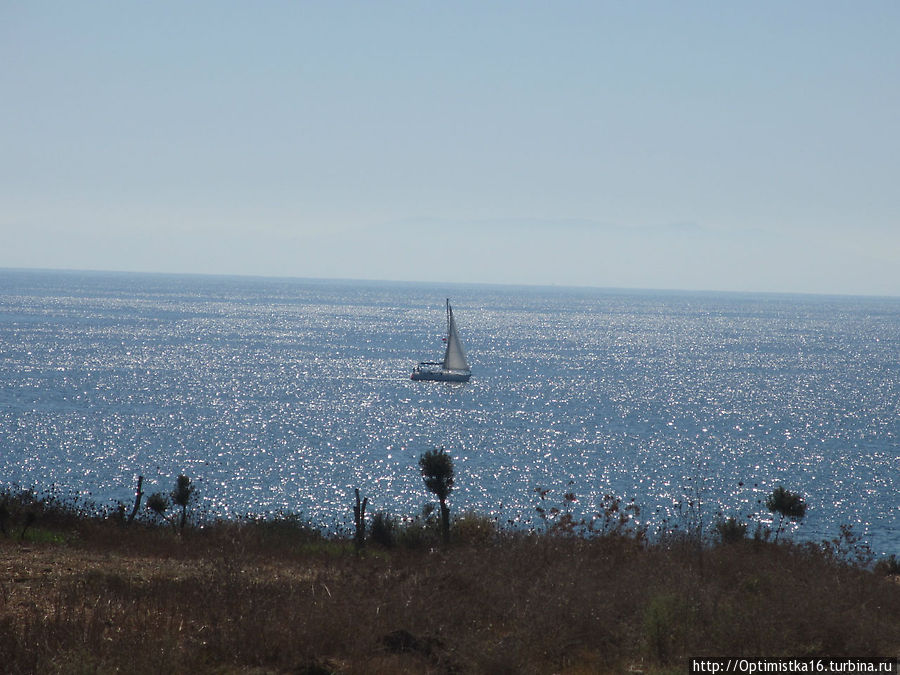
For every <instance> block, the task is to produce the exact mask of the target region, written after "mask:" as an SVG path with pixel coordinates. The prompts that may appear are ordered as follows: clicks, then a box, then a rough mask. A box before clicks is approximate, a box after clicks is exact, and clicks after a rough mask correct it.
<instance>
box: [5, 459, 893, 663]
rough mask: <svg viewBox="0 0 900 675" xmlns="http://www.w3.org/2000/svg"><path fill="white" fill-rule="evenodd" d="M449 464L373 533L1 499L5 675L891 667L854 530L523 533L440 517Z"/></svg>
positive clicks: (777, 499) (784, 494) (776, 502)
mask: <svg viewBox="0 0 900 675" xmlns="http://www.w3.org/2000/svg"><path fill="white" fill-rule="evenodd" d="M442 455H443V449H442V450H441V451H440V453H437V452H434V453H426V455H423V460H422V462H421V466H422V472H423V479H424V480H425V482H426V486H427V487H428V489H429V491H431V492H433V493H434V494H435V495H436V496H437V497H438V499H439V500H440V502H441V508H440V509H439V510H438V511H437V512H435V510H434V509H430V508H426V509H423V512H422V514H420V515H418V516H417V517H414V518H404V519H399V518H395V517H392V516H390V515H389V514H386V513H384V512H376V513H374V514H368V515H367V514H366V504H367V500H365V499H363V500H362V501H360V496H359V493H358V491H357V492H356V503H355V506H354V505H353V504H352V503H351V502H349V501H348V512H352V515H353V523H354V527H355V532H351V533H348V534H344V533H324V532H322V531H321V530H319V529H317V528H315V527H314V526H312V525H311V524H309V523H307V522H305V521H304V520H303V519H302V518H301V517H299V516H297V515H294V514H281V515H277V516H270V517H266V518H262V517H259V518H256V517H245V518H238V519H233V520H221V519H203V518H200V517H198V516H196V514H192V513H190V511H189V506H190V505H191V503H192V499H193V498H194V496H195V492H194V489H193V486H192V485H191V482H190V480H189V479H187V478H186V477H183V476H181V477H179V479H178V481H177V482H176V484H175V489H174V490H173V491H172V493H171V494H170V495H164V494H160V493H157V494H155V495H151V496H149V497H148V499H147V500H146V503H145V505H144V507H143V508H139V507H140V506H141V500H142V497H143V493H142V491H141V483H140V482H139V483H138V489H137V494H136V500H135V504H134V508H131V507H130V506H126V505H120V508H119V509H117V510H114V511H110V510H107V509H103V508H99V507H97V506H95V505H92V504H90V503H85V502H84V501H80V500H79V499H77V498H76V499H61V498H60V497H59V496H58V495H53V494H50V495H45V496H37V495H36V494H35V493H34V492H33V491H29V490H18V491H14V490H12V489H7V490H6V491H5V492H0V526H2V532H0V664H2V668H3V671H4V672H5V673H35V672H49V673H94V672H98V673H107V672H129V673H158V672H173V673H252V674H254V675H256V674H261V673H301V674H304V675H314V674H315V675H321V674H324V673H547V672H553V673H571V674H575V673H624V672H636V673H648V674H663V673H682V672H685V670H686V668H687V660H688V659H689V658H690V657H698V656H705V657H714V656H728V657H734V656H741V657H753V656H763V657H777V656H784V657H811V658H813V657H884V656H889V657H897V656H900V583H898V579H900V576H898V574H900V563H898V561H897V559H896V557H895V556H891V557H889V558H886V559H880V560H878V561H877V562H876V560H875V557H874V556H873V555H872V553H871V551H870V550H869V549H868V548H867V547H866V546H865V545H864V544H862V543H861V542H860V541H859V540H858V539H857V538H856V537H855V536H854V535H853V533H852V531H851V530H850V529H849V528H842V530H841V535H840V536H839V537H838V538H836V539H835V540H833V541H830V542H822V543H821V544H813V543H808V542H807V543H803V544H800V543H795V542H793V541H792V540H791V539H790V538H789V537H786V536H782V537H781V538H779V537H778V535H779V534H781V533H782V530H783V523H784V518H785V517H788V518H798V517H799V518H802V512H801V511H802V509H800V508H799V504H800V503H799V502H798V501H797V499H799V497H798V496H796V495H792V493H790V492H788V491H786V490H784V489H783V488H780V491H779V489H776V491H775V492H773V496H772V498H771V499H770V503H769V505H768V506H769V509H770V510H771V511H772V512H773V514H774V513H776V512H777V513H780V514H781V522H780V523H779V527H778V530H777V531H776V532H775V533H774V536H770V535H773V533H772V532H771V531H770V530H768V529H765V530H763V529H761V528H757V531H756V532H755V533H750V534H749V535H748V533H747V528H746V524H743V523H738V522H736V521H735V520H734V519H729V520H722V521H720V522H718V523H716V526H715V527H714V528H713V530H712V531H713V532H714V534H713V535H704V534H703V529H702V528H694V529H691V528H683V529H681V530H679V529H677V528H673V529H671V530H669V531H663V532H658V533H655V534H654V536H652V537H651V536H648V533H647V532H646V530H645V529H642V528H641V527H639V526H637V525H636V522H637V521H636V519H635V518H634V514H635V511H636V509H635V507H634V506H633V504H624V503H623V502H622V501H621V500H619V499H618V498H615V497H612V496H610V497H607V499H606V500H604V502H603V504H602V505H601V508H600V510H599V512H598V513H597V514H596V517H595V518H594V519H592V520H591V521H590V522H585V521H576V519H575V518H574V517H573V516H572V515H571V513H570V510H569V506H571V503H572V502H574V501H575V499H576V498H575V496H574V495H573V494H571V493H568V494H566V495H564V496H563V497H562V499H561V501H560V503H559V505H558V506H550V504H551V502H552V499H551V498H552V495H549V494H548V491H546V490H536V492H537V496H538V498H539V500H540V501H539V503H538V506H537V507H536V511H537V513H538V516H539V517H540V519H541V520H542V521H543V525H544V526H543V527H542V528H539V531H529V532H524V531H521V530H509V529H505V528H504V527H502V525H501V524H499V523H497V522H496V521H495V520H493V519H491V518H488V517H485V516H482V515H479V514H475V513H463V514H459V515H456V516H455V517H453V518H451V517H450V514H449V507H448V506H447V505H446V500H447V498H448V496H449V493H450V489H451V488H452V477H453V474H452V462H450V461H449V459H445V458H443V457H442ZM426 456H427V461H426ZM448 471H449V474H448V473H447V472H448ZM170 497H171V503H170V501H169V499H170ZM170 505H171V506H174V507H175V512H174V513H171V514H170V513H168V508H169V506H170ZM448 523H452V524H450V525H449V532H448V530H447V529H446V528H447V526H448Z"/></svg>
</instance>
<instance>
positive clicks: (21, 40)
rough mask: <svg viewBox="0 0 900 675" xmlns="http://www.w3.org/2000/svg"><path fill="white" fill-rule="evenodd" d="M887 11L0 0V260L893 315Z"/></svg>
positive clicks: (893, 170)
mask: <svg viewBox="0 0 900 675" xmlns="http://www.w3.org/2000/svg"><path fill="white" fill-rule="evenodd" d="M898 35H900V3H897V2H896V1H895V0H890V1H885V2H881V1H877V0H875V1H867V2H860V3H849V2H830V1H828V0H823V1H816V2H808V1H803V0H798V1H796V2H790V3H784V2H766V1H763V2H753V3H723V2H718V1H717V2H679V3H675V2H652V1H648V2H611V1H610V2H605V1H597V2H571V1H568V0H560V1H554V2H547V1H543V2H530V1H528V0H521V1H516V2H512V1H498V2H483V1H482V0H479V1H469V0H460V1H454V2H427V1H424V0H423V1H419V2H395V1H393V0H384V1H379V2H371V1H365V2H346V1H342V0H335V1H329V2H313V1H307V2H303V1H291V2H283V1H279V0H270V1H267V2H262V3H260V2H231V1H229V0H216V1H215V2H212V1H210V2H203V1H199V0H198V1H196V2H182V1H178V2H174V1H166V0H158V1H154V2H122V1H121V0H115V1H110V2H90V1H88V2H79V3H75V2H69V1H63V2H43V1H30V0H29V1H21V2H18V1H9V0H3V2H0V267H15V268H60V269H95V270H125V271H147V272H173V273H201V274H241V275H259V276H280V277H312V278H344V279H379V280H381V279H384V280H399V281H434V282H463V283H503V284H536V285H565V286H596V287H613V288H651V289H684V290H717V291H749V292H757V291H762V292H799V293H825V294H854V295H855V294H863V295H889V296H900V39H898Z"/></svg>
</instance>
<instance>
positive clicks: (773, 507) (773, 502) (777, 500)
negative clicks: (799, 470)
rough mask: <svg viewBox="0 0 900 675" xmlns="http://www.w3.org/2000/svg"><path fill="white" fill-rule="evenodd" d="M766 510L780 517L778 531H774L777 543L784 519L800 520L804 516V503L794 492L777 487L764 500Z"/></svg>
mask: <svg viewBox="0 0 900 675" xmlns="http://www.w3.org/2000/svg"><path fill="white" fill-rule="evenodd" d="M766 508H767V509H769V511H771V512H772V513H778V514H780V515H781V520H780V521H779V522H778V529H776V530H775V541H778V535H779V534H781V531H782V530H783V529H784V519H785V518H790V519H791V520H800V519H801V518H803V516H805V515H806V502H805V501H803V497H801V496H800V495H799V494H797V493H796V492H791V491H789V490H785V489H784V487H783V486H781V485H779V486H778V487H777V488H775V489H774V490H773V491H772V494H770V495H769V497H768V498H767V499H766Z"/></svg>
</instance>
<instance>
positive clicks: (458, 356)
mask: <svg viewBox="0 0 900 675" xmlns="http://www.w3.org/2000/svg"><path fill="white" fill-rule="evenodd" d="M410 377H411V378H412V379H413V380H434V381H437V382H468V381H469V378H470V377H472V371H471V370H470V369H469V362H468V361H466V353H465V352H464V351H463V347H462V342H460V340H459V331H457V330H456V321H455V320H454V318H453V308H452V307H450V299H449V298H448V299H447V350H446V351H445V352H444V360H443V361H422V362H421V363H420V364H419V365H417V366H416V367H415V368H414V369H413V372H412V375H411V376H410Z"/></svg>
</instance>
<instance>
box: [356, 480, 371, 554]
mask: <svg viewBox="0 0 900 675" xmlns="http://www.w3.org/2000/svg"><path fill="white" fill-rule="evenodd" d="M355 492H356V506H354V507H353V523H354V525H355V526H356V535H355V536H354V538H353V540H354V542H355V543H356V549H357V550H360V549H362V547H363V546H365V545H366V506H367V505H368V503H369V498H368V497H366V498H365V499H363V500H362V501H359V488H356V489H355Z"/></svg>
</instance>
